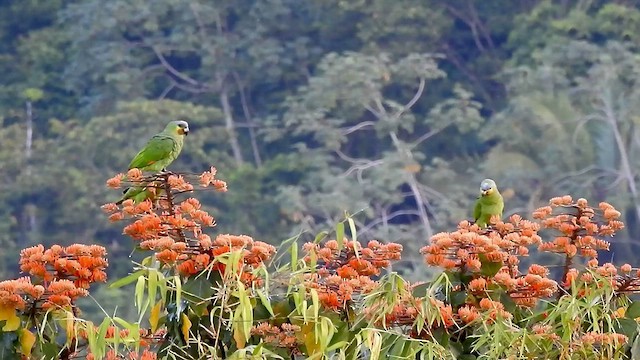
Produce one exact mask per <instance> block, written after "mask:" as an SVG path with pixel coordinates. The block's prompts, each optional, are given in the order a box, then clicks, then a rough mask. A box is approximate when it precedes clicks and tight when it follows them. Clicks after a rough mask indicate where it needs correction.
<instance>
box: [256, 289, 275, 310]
mask: <svg viewBox="0 0 640 360" xmlns="http://www.w3.org/2000/svg"><path fill="white" fill-rule="evenodd" d="M256 292H257V293H258V297H260V302H261V303H262V305H263V306H264V307H265V309H267V311H268V312H269V314H271V316H276V315H275V314H274V313H273V308H272V307H271V301H269V299H268V298H267V295H266V294H265V293H264V292H263V291H262V290H261V289H256Z"/></svg>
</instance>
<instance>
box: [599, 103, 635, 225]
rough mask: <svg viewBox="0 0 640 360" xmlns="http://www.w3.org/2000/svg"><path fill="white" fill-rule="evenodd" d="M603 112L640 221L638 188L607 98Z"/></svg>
mask: <svg viewBox="0 0 640 360" xmlns="http://www.w3.org/2000/svg"><path fill="white" fill-rule="evenodd" d="M604 114H605V120H606V122H607V123H608V124H609V126H610V127H611V130H612V131H613V137H614V139H615V141H616V146H617V148H618V154H619V155H620V167H621V169H620V171H621V173H622V176H623V177H624V179H625V181H626V182H627V187H628V188H629V191H630V192H631V197H632V201H633V206H634V208H635V211H636V216H637V218H638V220H639V221H640V203H639V202H638V188H637V187H636V181H635V175H634V173H633V170H632V169H631V163H630V159H629V154H628V153H627V148H626V146H625V144H624V140H623V138H622V134H620V129H619V128H618V121H617V119H616V116H615V113H614V110H613V108H612V106H611V104H610V102H609V101H608V100H605V102H604Z"/></svg>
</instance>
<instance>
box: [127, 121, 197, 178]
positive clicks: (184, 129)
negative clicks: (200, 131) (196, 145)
mask: <svg viewBox="0 0 640 360" xmlns="http://www.w3.org/2000/svg"><path fill="white" fill-rule="evenodd" d="M187 134H189V124H188V123H187V122H186V121H184V120H177V121H171V122H170V123H168V124H167V126H166V127H165V128H164V130H163V131H162V132H161V133H158V134H155V135H153V137H152V138H151V139H149V141H148V142H147V144H146V145H145V146H144V147H143V148H142V150H140V152H138V154H137V155H136V156H135V157H134V158H133V160H131V163H130V164H129V169H133V168H138V169H140V170H142V171H166V168H167V166H169V164H171V163H172V162H173V160H175V159H176V158H177V157H178V155H180V151H182V144H183V142H184V137H185V136H186V135H187Z"/></svg>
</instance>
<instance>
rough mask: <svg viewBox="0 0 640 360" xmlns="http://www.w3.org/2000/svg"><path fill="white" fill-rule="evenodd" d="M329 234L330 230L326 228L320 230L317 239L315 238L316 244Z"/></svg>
mask: <svg viewBox="0 0 640 360" xmlns="http://www.w3.org/2000/svg"><path fill="white" fill-rule="evenodd" d="M328 235H329V232H328V231H326V230H324V231H320V232H319V233H318V235H316V237H315V239H313V243H314V244H319V243H320V241H322V240H324V239H325V238H326V237H327V236H328Z"/></svg>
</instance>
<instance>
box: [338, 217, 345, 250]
mask: <svg viewBox="0 0 640 360" xmlns="http://www.w3.org/2000/svg"><path fill="white" fill-rule="evenodd" d="M336 241H337V242H338V250H342V248H344V223H343V222H339V223H338V224H337V225H336Z"/></svg>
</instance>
